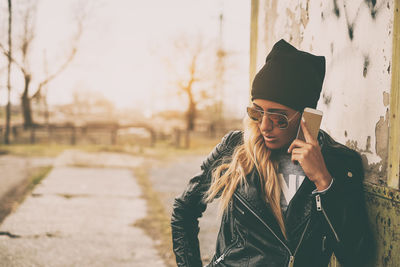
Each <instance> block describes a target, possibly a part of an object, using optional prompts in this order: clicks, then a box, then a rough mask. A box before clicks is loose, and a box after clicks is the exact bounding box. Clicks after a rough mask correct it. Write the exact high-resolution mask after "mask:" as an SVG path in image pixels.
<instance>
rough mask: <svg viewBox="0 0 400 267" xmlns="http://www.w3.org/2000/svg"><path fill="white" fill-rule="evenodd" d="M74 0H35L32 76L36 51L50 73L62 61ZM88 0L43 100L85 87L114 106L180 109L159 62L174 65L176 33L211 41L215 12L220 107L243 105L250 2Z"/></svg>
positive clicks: (68, 96) (55, 100)
mask: <svg viewBox="0 0 400 267" xmlns="http://www.w3.org/2000/svg"><path fill="white" fill-rule="evenodd" d="M77 2H79V1H77V0H75V1H66V0H56V1H55V0H40V5H39V7H38V11H37V12H38V13H37V18H38V19H37V22H36V32H37V34H36V37H35V43H34V46H33V48H32V54H33V55H32V62H33V63H32V66H33V68H34V69H37V73H42V72H43V61H44V60H43V58H44V55H45V56H46V58H48V59H47V61H48V64H47V65H48V70H49V71H50V72H51V70H52V69H55V68H56V66H58V65H60V64H62V62H64V60H65V58H66V55H67V54H68V52H69V51H70V44H71V41H70V40H71V35H72V34H73V30H74V25H75V24H74V19H73V15H74V12H73V10H74V9H73V8H71V7H72V6H74V5H76V3H77ZM80 2H82V1H80ZM91 3H92V5H91V8H90V9H89V14H88V19H87V21H86V24H85V27H84V32H83V36H82V38H81V40H80V44H79V47H78V53H77V55H76V57H75V58H74V60H73V62H72V63H71V64H70V65H69V66H68V68H67V69H66V71H64V72H63V73H62V74H61V75H59V76H58V77H57V78H56V79H55V80H53V81H52V82H51V83H50V84H49V85H48V101H49V103H50V104H64V103H68V102H71V101H72V95H73V92H74V91H82V90H88V91H94V92H99V93H100V94H102V95H104V96H105V97H106V98H107V99H109V100H110V101H112V102H113V103H114V104H115V106H116V107H117V108H137V109H144V110H147V111H150V112H156V111H159V110H164V109H181V110H182V109H184V108H185V104H183V102H182V96H181V97H180V98H179V97H174V96H171V95H174V93H173V90H172V89H171V87H173V84H174V77H172V76H171V73H170V72H169V71H168V68H167V67H166V64H165V59H166V58H168V60H170V61H172V62H176V64H179V62H180V60H179V59H180V54H179V53H176V52H175V53H172V52H171V51H172V47H173V45H172V43H173V41H174V40H175V39H176V38H177V36H180V35H182V34H186V35H189V36H198V35H201V36H203V39H205V40H206V41H208V40H216V39H217V38H218V36H219V14H220V12H221V11H222V12H223V15H224V21H223V35H222V36H223V37H222V38H223V45H224V48H225V49H226V50H227V51H228V54H229V60H228V61H227V68H228V69H229V71H228V72H227V73H226V74H225V80H226V82H225V83H224V84H225V86H224V93H223V96H224V98H225V100H226V102H227V103H228V105H226V109H229V111H231V110H230V109H233V112H236V111H237V109H238V108H237V107H238V106H245V105H246V104H247V101H248V99H247V97H248V84H249V82H248V65H249V56H248V54H249V42H250V41H249V36H250V34H249V30H250V26H249V25H250V1H243V0H229V1H228V0H219V1H218V0H201V1H200V0H168V1H166V0H147V1H139V0H101V1H94V2H91ZM93 3H95V4H93ZM210 64H211V63H210ZM212 67H213V66H210V68H212ZM39 76H40V75H36V77H39ZM20 78H21V76H20V75H19V74H14V75H13V81H14V85H15V87H18V85H19V84H20ZM175 79H176V77H175ZM35 82H38V80H35V81H34V82H33V83H35ZM171 90H172V91H171ZM1 95H4V92H2V94H1ZM17 95H18V94H16V93H14V95H13V99H15V101H18V97H17ZM1 98H2V99H4V97H1ZM2 104H3V103H2Z"/></svg>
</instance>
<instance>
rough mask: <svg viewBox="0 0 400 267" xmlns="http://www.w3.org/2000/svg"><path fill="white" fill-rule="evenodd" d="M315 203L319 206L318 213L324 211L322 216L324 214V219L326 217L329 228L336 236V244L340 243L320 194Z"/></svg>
mask: <svg viewBox="0 0 400 267" xmlns="http://www.w3.org/2000/svg"><path fill="white" fill-rule="evenodd" d="M315 202H316V204H317V211H322V214H324V217H325V219H326V221H327V222H328V224H329V227H330V228H331V230H332V232H333V234H334V235H335V238H336V242H340V239H339V236H338V235H337V233H336V231H335V228H333V225H332V223H331V221H330V220H329V218H328V215H327V214H326V212H325V210H324V207H322V203H321V196H320V195H319V194H318V195H316V196H315Z"/></svg>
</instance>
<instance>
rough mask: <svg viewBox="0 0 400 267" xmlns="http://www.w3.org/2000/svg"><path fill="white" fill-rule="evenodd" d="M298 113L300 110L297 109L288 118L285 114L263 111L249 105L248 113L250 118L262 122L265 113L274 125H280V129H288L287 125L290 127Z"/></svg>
mask: <svg viewBox="0 0 400 267" xmlns="http://www.w3.org/2000/svg"><path fill="white" fill-rule="evenodd" d="M297 113H299V112H298V111H297V112H296V113H295V114H294V115H293V116H292V117H291V118H290V119H288V117H287V116H286V115H284V114H280V113H274V112H268V111H263V110H261V109H258V108H253V107H247V115H249V117H250V119H252V120H253V121H256V122H258V123H261V122H262V119H263V117H264V115H266V116H267V118H268V120H269V121H270V122H272V124H273V125H274V127H278V128H279V129H286V128H287V127H289V122H290V121H291V120H292V119H293V118H294V117H295V116H296V115H297Z"/></svg>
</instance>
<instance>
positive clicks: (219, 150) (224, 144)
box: [201, 130, 243, 170]
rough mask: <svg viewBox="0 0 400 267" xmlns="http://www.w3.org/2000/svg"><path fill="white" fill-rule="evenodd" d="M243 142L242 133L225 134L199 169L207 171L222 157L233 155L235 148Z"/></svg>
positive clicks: (237, 131)
mask: <svg viewBox="0 0 400 267" xmlns="http://www.w3.org/2000/svg"><path fill="white" fill-rule="evenodd" d="M242 142H243V131H239V130H236V131H231V132H229V133H227V134H226V135H225V136H224V137H223V138H222V140H221V142H220V143H219V144H218V145H216V146H215V147H214V149H213V150H212V151H211V153H210V154H209V155H208V156H207V158H206V159H205V160H204V161H203V164H202V165H201V169H202V170H204V169H208V168H210V167H211V166H213V165H214V164H215V163H216V162H218V161H219V160H220V159H221V158H222V157H224V156H227V155H229V154H232V153H233V150H234V149H235V147H236V146H237V145H239V144H241V143H242Z"/></svg>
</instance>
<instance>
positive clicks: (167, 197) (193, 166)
mask: <svg viewBox="0 0 400 267" xmlns="http://www.w3.org/2000/svg"><path fill="white" fill-rule="evenodd" d="M206 156H207V155H197V156H196V155H193V156H184V157H177V158H174V160H173V161H171V162H168V163H161V164H159V165H158V166H153V168H152V169H151V171H150V180H151V181H152V184H153V188H154V190H155V191H157V192H158V193H159V195H160V198H161V199H162V202H163V204H164V208H165V210H166V211H167V214H168V215H171V212H172V204H173V201H174V198H175V197H176V196H179V195H180V194H182V192H183V191H184V189H185V188H186V186H187V184H188V182H189V180H190V179H191V178H192V177H193V176H195V175H196V174H197V173H198V172H200V171H201V170H200V166H201V163H202V162H203V160H204V159H205V158H206ZM220 222H221V217H220V216H219V215H218V201H217V200H215V201H213V202H212V203H211V204H209V205H208V206H207V209H206V211H205V212H204V213H203V216H202V217H201V218H200V219H199V226H200V233H199V242H200V252H201V257H202V260H203V263H204V264H208V263H209V262H210V260H211V258H212V257H213V255H214V252H215V244H216V240H217V234H218V230H219V225H220Z"/></svg>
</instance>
